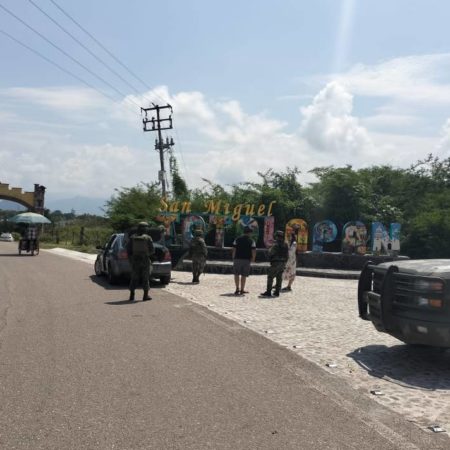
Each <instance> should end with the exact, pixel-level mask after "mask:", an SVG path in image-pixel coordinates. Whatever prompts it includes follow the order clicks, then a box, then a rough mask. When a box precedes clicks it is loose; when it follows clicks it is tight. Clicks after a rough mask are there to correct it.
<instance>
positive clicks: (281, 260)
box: [261, 231, 289, 297]
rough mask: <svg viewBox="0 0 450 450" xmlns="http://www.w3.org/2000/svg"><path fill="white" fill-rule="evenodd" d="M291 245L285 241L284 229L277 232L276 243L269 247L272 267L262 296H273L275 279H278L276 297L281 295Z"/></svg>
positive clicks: (274, 294) (274, 293)
mask: <svg viewBox="0 0 450 450" xmlns="http://www.w3.org/2000/svg"><path fill="white" fill-rule="evenodd" d="M288 255H289V247H288V245H287V244H286V242H284V233H283V232H282V231H276V232H275V243H274V244H273V245H272V247H270V249H269V261H270V267H269V270H268V272H267V289H266V292H263V293H262V294H261V296H262V297H272V286H273V279H274V278H275V279H276V284H275V290H274V292H273V296H274V297H278V296H279V295H280V290H281V281H282V277H283V271H284V268H285V267H286V262H287V260H288Z"/></svg>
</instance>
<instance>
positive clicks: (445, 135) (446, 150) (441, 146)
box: [435, 119, 450, 158]
mask: <svg viewBox="0 0 450 450" xmlns="http://www.w3.org/2000/svg"><path fill="white" fill-rule="evenodd" d="M435 153H436V154H437V155H439V156H441V157H443V158H448V157H450V119H447V121H446V122H445V124H444V125H443V127H442V130H441V139H440V140H439V142H438V144H437V145H436V152H435Z"/></svg>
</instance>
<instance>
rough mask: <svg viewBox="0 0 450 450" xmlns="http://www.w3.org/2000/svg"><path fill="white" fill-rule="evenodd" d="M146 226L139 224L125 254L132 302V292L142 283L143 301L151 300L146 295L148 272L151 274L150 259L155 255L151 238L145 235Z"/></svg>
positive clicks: (145, 224)
mask: <svg viewBox="0 0 450 450" xmlns="http://www.w3.org/2000/svg"><path fill="white" fill-rule="evenodd" d="M147 227H148V224H147V223H146V222H140V223H139V225H138V228H137V232H136V233H135V234H133V235H132V236H130V239H129V241H128V244H127V252H128V257H129V261H130V265H131V277H130V288H129V289H130V301H134V291H135V289H136V287H137V286H138V284H139V281H141V282H142V289H143V290H144V296H143V298H142V300H143V301H145V300H151V297H149V295H148V291H149V289H150V272H151V257H152V256H153V254H154V253H155V249H154V247H153V240H152V238H151V237H150V236H149V235H148V234H146V233H145V231H146V228H147Z"/></svg>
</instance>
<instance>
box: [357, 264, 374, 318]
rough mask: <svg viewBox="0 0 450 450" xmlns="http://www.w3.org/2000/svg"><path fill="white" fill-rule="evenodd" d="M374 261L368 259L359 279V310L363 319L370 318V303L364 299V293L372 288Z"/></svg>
mask: <svg viewBox="0 0 450 450" xmlns="http://www.w3.org/2000/svg"><path fill="white" fill-rule="evenodd" d="M372 264H373V263H372V261H367V263H366V264H365V265H364V267H363V269H362V271H361V274H360V276H359V281H358V311H359V317H361V319H363V320H370V319H369V305H368V304H367V302H366V301H365V300H364V293H365V292H367V291H370V290H372V269H371V267H370V266H369V265H372Z"/></svg>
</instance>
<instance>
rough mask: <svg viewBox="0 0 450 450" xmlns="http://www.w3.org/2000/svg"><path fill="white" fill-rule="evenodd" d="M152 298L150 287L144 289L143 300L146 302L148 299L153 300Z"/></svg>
mask: <svg viewBox="0 0 450 450" xmlns="http://www.w3.org/2000/svg"><path fill="white" fill-rule="evenodd" d="M151 299H152V298H151V297H150V295H148V289H144V296H143V297H142V301H143V302H145V301H147V300H151Z"/></svg>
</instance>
